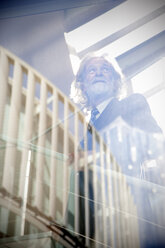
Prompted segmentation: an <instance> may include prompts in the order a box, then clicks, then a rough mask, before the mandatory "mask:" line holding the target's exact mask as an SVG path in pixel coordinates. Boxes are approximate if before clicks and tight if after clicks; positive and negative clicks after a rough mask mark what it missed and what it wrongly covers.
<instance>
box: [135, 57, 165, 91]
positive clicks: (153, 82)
mask: <svg viewBox="0 0 165 248" xmlns="http://www.w3.org/2000/svg"><path fill="white" fill-rule="evenodd" d="M164 68H165V60H164V59H161V60H159V61H158V62H156V63H155V64H153V65H151V66H150V67H148V68H147V69H145V70H144V71H142V72H141V73H139V74H138V75H136V76H135V77H134V78H132V80H131V81H132V87H133V91H134V92H138V93H144V92H146V91H148V90H150V89H152V88H153V87H156V86H158V85H159V84H161V83H163V82H164V80H165V78H164Z"/></svg>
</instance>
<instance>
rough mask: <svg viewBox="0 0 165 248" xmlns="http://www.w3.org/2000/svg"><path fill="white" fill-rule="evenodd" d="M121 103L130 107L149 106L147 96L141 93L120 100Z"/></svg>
mask: <svg viewBox="0 0 165 248" xmlns="http://www.w3.org/2000/svg"><path fill="white" fill-rule="evenodd" d="M120 103H121V105H123V106H124V105H126V106H127V107H128V108H129V109H134V108H139V109H140V108H145V107H147V108H148V103H147V101H146V99H145V97H144V96H143V95H142V94H139V93H133V94H131V95H129V96H127V97H126V98H123V99H122V100H121V101H120Z"/></svg>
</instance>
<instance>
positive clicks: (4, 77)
mask: <svg viewBox="0 0 165 248" xmlns="http://www.w3.org/2000/svg"><path fill="white" fill-rule="evenodd" d="M8 73H9V63H8V58H7V55H6V54H5V52H4V50H3V49H2V48H0V134H2V132H3V120H4V112H5V105H6V97H7V86H8Z"/></svg>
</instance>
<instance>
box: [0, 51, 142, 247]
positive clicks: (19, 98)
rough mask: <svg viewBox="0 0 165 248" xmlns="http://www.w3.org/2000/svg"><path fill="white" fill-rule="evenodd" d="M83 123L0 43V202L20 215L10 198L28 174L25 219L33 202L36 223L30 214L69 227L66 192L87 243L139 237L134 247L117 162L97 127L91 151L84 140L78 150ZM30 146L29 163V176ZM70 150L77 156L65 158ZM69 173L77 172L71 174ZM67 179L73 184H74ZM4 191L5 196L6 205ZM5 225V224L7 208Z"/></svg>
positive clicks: (128, 199) (134, 225)
mask: <svg viewBox="0 0 165 248" xmlns="http://www.w3.org/2000/svg"><path fill="white" fill-rule="evenodd" d="M36 89H37V90H36ZM87 125H88V124H87V123H86V121H85V117H84V115H83V114H82V112H81V111H80V110H79V109H78V108H77V107H76V106H75V105H74V104H73V103H72V102H71V101H70V100H69V99H68V97H67V96H65V95H64V94H63V93H62V92H61V91H60V90H58V89H57V88H56V87H55V86H54V85H53V84H52V83H51V82H49V81H48V80H47V79H46V78H45V77H43V76H42V75H41V74H40V73H38V72H37V71H36V70H34V69H33V68H32V67H30V66H29V65H28V64H26V63H25V62H23V61H22V60H20V59H19V58H17V57H16V56H14V55H13V54H12V53H10V52H9V51H7V50H6V49H4V48H2V47H0V134H1V143H2V146H1V159H0V161H1V165H0V168H1V174H2V183H1V188H2V189H3V190H4V191H3V192H6V193H4V194H2V195H1V196H0V197H1V206H2V207H5V206H7V207H8V209H9V211H15V213H16V214H17V215H20V216H21V213H22V211H20V212H19V211H16V210H14V209H16V208H15V207H13V208H12V206H13V205H12V204H14V203H13V200H14V199H21V200H22V201H23V200H24V198H25V191H26V190H27V188H25V185H26V184H25V182H28V184H29V185H28V193H27V191H26V194H28V198H26V206H25V204H23V207H24V213H23V214H25V210H26V216H25V215H24V218H25V219H26V221H28V216H30V213H33V212H34V213H35V210H37V211H38V212H37V214H36V215H33V214H32V215H33V216H34V218H33V221H32V220H31V219H30V217H29V220H31V222H33V224H36V225H37V222H35V220H34V219H35V218H36V219H37V218H38V217H42V221H45V223H48V222H49V220H53V221H56V222H58V223H60V224H62V225H65V226H66V228H68V229H69V228H70V227H69V226H70V223H69V220H68V213H69V211H70V210H69V203H68V202H69V201H70V197H71V198H72V199H73V202H72V203H74V204H72V206H73V207H72V208H71V213H72V214H73V219H74V221H73V223H71V226H72V227H71V229H69V230H70V231H71V232H73V234H75V235H79V236H84V237H85V238H86V239H85V240H86V241H85V242H86V245H88V246H89V247H90V244H91V242H93V243H94V247H104V246H105V247H107V246H112V247H131V248H132V247H135V246H134V245H133V244H135V243H136V247H138V246H139V236H138V235H139V234H138V221H137V213H136V207H135V204H134V201H133V198H132V196H131V193H130V188H129V187H128V185H127V182H126V178H125V176H124V175H123V174H122V173H121V170H120V167H119V166H118V165H117V163H116V162H115V160H114V159H113V157H112V155H111V153H110V151H109V149H108V147H107V146H106V145H105V144H104V142H103V139H102V138H101V137H100V136H99V135H98V133H97V132H96V130H95V129H94V128H92V140H93V149H92V152H89V151H88V149H87V145H85V147H84V150H83V151H82V150H81V149H80V147H79V143H80V141H81V139H82V137H84V140H85V141H86V143H87V139H88V136H87ZM98 144H99V147H100V148H99V149H100V150H99V161H100V167H99V168H100V169H99V173H98V166H96V165H97V160H98V153H97V151H96V150H97V149H96V146H97V145H98ZM29 150H30V151H31V160H30V163H31V169H30V172H29V179H28V180H27V175H26V166H27V165H29V161H28V154H29ZM70 155H72V156H73V157H74V159H73V157H72V159H70ZM80 171H81V173H83V175H84V184H83V187H84V189H83V191H84V195H81V196H80V183H81V182H80V177H79V176H78V175H79V174H80ZM91 171H92V180H93V181H92V182H93V183H92V190H93V196H92V197H91V195H90V194H91V192H90V190H91V189H90V187H89V180H90V179H91V178H90V177H91V176H90V175H91ZM105 174H106V178H105ZM71 175H74V176H73V181H72V179H71ZM99 180H100V181H99ZM72 183H73V184H74V190H71V186H70V185H71V184H72ZM26 187H27V185H26ZM5 197H6V198H5ZM90 197H91V199H90ZM5 199H6V201H8V202H10V203H8V204H7V205H6V202H5ZM80 199H84V212H83V213H84V215H82V212H81V211H80ZM9 200H10V201H9ZM128 203H129V204H128ZM90 204H93V206H94V208H93V210H94V213H95V214H94V218H93V220H94V221H93V223H92V225H94V230H95V231H94V234H93V235H90V232H91V230H90V229H91V223H90V221H89V220H90V215H91V214H92V212H91V210H90V207H89V205H90ZM25 207H26V208H25ZM2 212H3V211H2ZM2 212H1V213H2ZM37 216H38V217H37ZM1 217H2V214H1V216H0V218H1ZM82 219H84V220H85V231H84V233H80V224H81V223H80V222H81V220H82ZM24 224H25V223H22V226H23V227H24ZM6 225H9V216H8V217H6ZM107 228H108V229H107ZM23 229H24V228H23ZM21 232H22V234H23V231H21Z"/></svg>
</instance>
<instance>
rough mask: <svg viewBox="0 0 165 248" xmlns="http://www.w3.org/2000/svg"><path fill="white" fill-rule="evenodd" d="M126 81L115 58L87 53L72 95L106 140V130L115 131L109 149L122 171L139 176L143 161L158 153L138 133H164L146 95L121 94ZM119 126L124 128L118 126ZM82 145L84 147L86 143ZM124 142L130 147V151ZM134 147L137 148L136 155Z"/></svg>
mask: <svg viewBox="0 0 165 248" xmlns="http://www.w3.org/2000/svg"><path fill="white" fill-rule="evenodd" d="M125 81H126V80H125V78H124V76H123V74H122V72H121V70H120V68H119V66H118V64H117V62H116V61H115V60H114V59H110V58H109V57H108V56H96V55H88V56H86V57H85V58H84V60H83V61H82V63H81V64H80V68H79V71H78V73H77V75H76V80H75V81H74V82H73V83H72V86H71V98H72V99H73V101H74V102H75V103H78V104H80V105H82V107H83V109H84V113H86V115H87V118H88V119H89V122H90V123H91V125H93V126H94V127H95V128H96V130H97V131H98V132H99V133H100V134H101V135H102V136H104V140H105V142H106V143H107V137H106V136H107V135H104V134H105V131H107V130H113V134H112V132H111V134H110V149H111V151H112V153H113V155H114V156H115V158H116V160H117V162H118V163H119V165H120V166H121V167H122V170H123V173H126V174H129V175H131V176H136V177H140V173H141V168H140V165H141V163H143V162H144V161H145V160H148V159H150V158H151V157H152V156H154V154H152V153H155V150H154V151H152V152H151V149H152V148H151V147H149V144H147V143H146V142H147V141H143V143H139V140H137V139H136V138H137V134H139V136H143V134H149V137H151V136H152V134H155V133H157V134H161V129H160V127H159V126H158V124H157V123H156V121H155V119H154V118H153V117H152V114H151V110H150V108H149V105H148V103H147V101H146V100H145V98H144V96H143V95H140V94H131V95H130V96H128V97H125V98H122V97H121V91H122V88H123V85H124V82H125ZM115 123H116V124H115ZM118 123H120V125H118ZM112 124H114V125H115V126H114V125H112ZM117 126H118V127H121V128H122V127H124V128H122V129H120V128H118V129H115V127H117ZM119 130H120V131H121V130H122V131H121V132H122V135H123V137H122V139H123V141H122V142H120V141H119V140H118V139H117V136H118V135H117V133H119ZM114 133H115V134H114ZM127 134H128V135H127ZM112 135H113V137H112ZM115 135H116V137H115ZM128 137H129V140H128ZM108 140H109V139H108ZM124 142H126V143H127V144H126V143H124ZM130 142H131V144H130ZM81 145H82V147H83V142H82V143H81ZM125 145H126V146H127V147H128V146H129V147H128V149H127V152H126V146H125ZM131 146H132V147H135V148H136V152H135V153H136V154H134V155H133V154H132V153H133V151H132V149H131ZM119 147H120V148H121V150H119ZM91 148H92V141H91V136H90V135H89V137H88V149H89V150H90V149H91ZM116 148H118V149H117V150H116ZM137 151H138V154H137ZM133 156H134V157H133ZM135 157H136V158H135ZM134 160H136V161H134ZM135 165H137V166H138V167H137V166H135Z"/></svg>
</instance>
